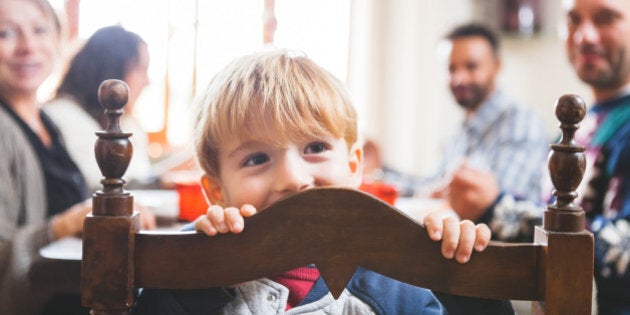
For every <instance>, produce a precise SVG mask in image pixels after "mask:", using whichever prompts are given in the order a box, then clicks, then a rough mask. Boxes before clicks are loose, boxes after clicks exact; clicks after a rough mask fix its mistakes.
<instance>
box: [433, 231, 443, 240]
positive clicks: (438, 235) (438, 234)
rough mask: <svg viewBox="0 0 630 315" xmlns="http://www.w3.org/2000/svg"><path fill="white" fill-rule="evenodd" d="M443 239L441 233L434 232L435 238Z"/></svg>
mask: <svg viewBox="0 0 630 315" xmlns="http://www.w3.org/2000/svg"><path fill="white" fill-rule="evenodd" d="M441 237H442V233H440V231H435V232H433V238H435V239H440V238H441Z"/></svg>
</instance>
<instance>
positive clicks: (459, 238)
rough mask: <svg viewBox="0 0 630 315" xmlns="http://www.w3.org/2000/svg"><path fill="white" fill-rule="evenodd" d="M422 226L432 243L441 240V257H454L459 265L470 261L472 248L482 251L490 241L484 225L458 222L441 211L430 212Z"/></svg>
mask: <svg viewBox="0 0 630 315" xmlns="http://www.w3.org/2000/svg"><path fill="white" fill-rule="evenodd" d="M423 223H424V226H425V227H426V229H427V232H428V233H429V237H430V238H431V239H432V240H434V241H439V240H442V255H443V256H444V257H446V258H448V259H451V258H453V257H455V260H457V262H459V263H465V262H468V260H470V256H471V255H472V252H473V248H474V250H475V251H478V252H480V251H483V250H484V249H485V248H486V246H488V242H489V241H490V234H491V233H490V228H488V226H487V225H485V224H477V225H475V224H474V223H473V222H472V221H470V220H463V221H459V220H458V219H457V218H455V217H454V216H449V215H445V214H444V212H443V211H436V212H431V213H429V214H428V215H427V216H425V217H424V220H423Z"/></svg>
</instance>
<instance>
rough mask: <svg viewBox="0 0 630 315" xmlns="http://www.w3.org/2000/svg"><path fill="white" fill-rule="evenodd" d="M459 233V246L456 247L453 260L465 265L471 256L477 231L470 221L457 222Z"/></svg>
mask: <svg viewBox="0 0 630 315" xmlns="http://www.w3.org/2000/svg"><path fill="white" fill-rule="evenodd" d="M459 231H460V234H459V245H458V246H457V253H456V254H455V260H457V262H459V263H465V262H468V260H469V259H470V255H471V254H472V251H473V246H474V245H475V239H476V238H477V231H476V229H475V224H474V223H473V222H472V221H470V220H463V221H461V222H459Z"/></svg>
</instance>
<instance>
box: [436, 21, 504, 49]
mask: <svg viewBox="0 0 630 315" xmlns="http://www.w3.org/2000/svg"><path fill="white" fill-rule="evenodd" d="M474 36H480V37H483V38H484V39H485V40H487V41H488V43H489V44H490V47H492V52H493V53H494V54H495V55H498V53H499V38H498V37H497V34H496V33H495V32H494V31H492V29H490V28H489V27H487V26H485V25H483V24H479V23H468V24H463V25H460V26H457V27H456V28H454V29H453V30H452V31H450V32H449V33H448V34H447V35H446V39H448V40H451V41H453V40H456V39H461V38H466V37H474Z"/></svg>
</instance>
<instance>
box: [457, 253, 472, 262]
mask: <svg viewBox="0 0 630 315" xmlns="http://www.w3.org/2000/svg"><path fill="white" fill-rule="evenodd" d="M457 258H458V260H459V261H460V262H462V263H465V262H468V260H469V259H470V257H469V256H468V255H464V254H460V255H459V256H457Z"/></svg>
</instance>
